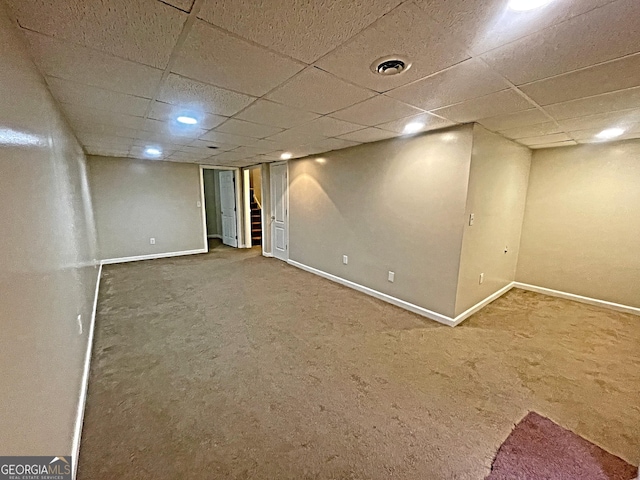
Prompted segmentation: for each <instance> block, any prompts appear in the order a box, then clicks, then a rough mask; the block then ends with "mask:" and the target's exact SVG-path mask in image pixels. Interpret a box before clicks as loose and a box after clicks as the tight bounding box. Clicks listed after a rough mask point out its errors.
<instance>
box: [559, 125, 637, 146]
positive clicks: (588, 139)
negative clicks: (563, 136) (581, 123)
mask: <svg viewBox="0 0 640 480" xmlns="http://www.w3.org/2000/svg"><path fill="white" fill-rule="evenodd" d="M601 131H602V129H601V128H592V129H587V130H577V131H571V132H569V135H571V136H572V137H573V138H574V139H575V140H577V141H578V142H580V143H604V142H603V140H602V139H600V138H598V137H597V135H598V134H599V133H600V132H601ZM638 134H640V123H635V124H633V125H627V126H626V131H625V133H624V134H623V135H621V136H619V137H616V138H615V139H614V140H613V141H619V140H626V139H629V138H638Z"/></svg>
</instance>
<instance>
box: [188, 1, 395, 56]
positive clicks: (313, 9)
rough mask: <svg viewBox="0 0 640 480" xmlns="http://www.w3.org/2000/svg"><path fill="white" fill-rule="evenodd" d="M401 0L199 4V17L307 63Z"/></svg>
mask: <svg viewBox="0 0 640 480" xmlns="http://www.w3.org/2000/svg"><path fill="white" fill-rule="evenodd" d="M400 3H402V0H367V1H364V0H313V1H310V0H205V3H204V5H203V7H202V10H200V13H199V15H198V16H199V17H200V18H202V19H203V20H206V21H208V22H210V23H213V24H214V25H218V26H220V27H223V28H225V29H227V30H230V31H232V32H233V33H236V34H238V35H240V36H241V37H244V38H248V39H250V40H253V41H254V42H257V43H259V44H261V45H265V46H267V47H269V48H271V49H273V50H276V51H278V52H281V53H285V54H287V55H290V56H291V57H294V58H297V59H299V60H302V61H304V62H307V63H312V62H313V61H314V60H316V59H318V58H319V57H321V56H322V55H324V54H325V53H327V52H329V51H331V50H333V49H334V48H335V47H337V46H338V45H340V44H341V43H343V42H344V41H345V40H347V39H349V38H351V37H352V36H353V35H355V34H356V33H358V32H359V31H360V30H362V29H363V28H365V27H366V26H368V25H370V24H371V23H373V22H374V21H375V20H377V19H378V18H380V17H381V16H383V15H384V14H385V13H387V12H389V11H390V10H391V9H393V8H394V7H396V6H397V5H399V4H400Z"/></svg>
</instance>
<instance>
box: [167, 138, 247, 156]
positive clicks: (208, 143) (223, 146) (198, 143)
mask: <svg viewBox="0 0 640 480" xmlns="http://www.w3.org/2000/svg"><path fill="white" fill-rule="evenodd" d="M210 147H216V148H215V149H213V148H210ZM192 148H194V149H204V148H207V149H209V150H212V153H213V154H214V155H215V153H216V152H217V153H220V152H227V151H229V150H233V149H234V148H238V145H233V144H228V143H220V142H214V141H213V140H203V139H198V140H194V141H193V142H191V143H190V144H189V145H188V146H187V147H180V148H179V149H178V150H181V151H190V149H192Z"/></svg>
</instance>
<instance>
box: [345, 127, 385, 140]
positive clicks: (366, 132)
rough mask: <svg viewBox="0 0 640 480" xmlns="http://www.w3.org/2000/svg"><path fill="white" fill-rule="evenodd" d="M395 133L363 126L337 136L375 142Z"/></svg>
mask: <svg viewBox="0 0 640 480" xmlns="http://www.w3.org/2000/svg"><path fill="white" fill-rule="evenodd" d="M396 135H397V133H396V132H390V131H388V130H381V129H379V128H375V127H368V128H363V129H362V130H358V131H356V132H351V133H347V134H345V135H340V136H339V137H338V138H340V139H342V140H350V141H352V142H360V143H367V142H377V141H378V140H385V139H387V138H392V137H395V136H396Z"/></svg>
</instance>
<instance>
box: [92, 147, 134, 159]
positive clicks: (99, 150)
mask: <svg viewBox="0 0 640 480" xmlns="http://www.w3.org/2000/svg"><path fill="white" fill-rule="evenodd" d="M84 150H85V152H86V153H87V155H98V156H101V157H126V156H127V155H129V148H119V147H111V146H108V145H84Z"/></svg>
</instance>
